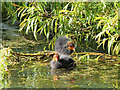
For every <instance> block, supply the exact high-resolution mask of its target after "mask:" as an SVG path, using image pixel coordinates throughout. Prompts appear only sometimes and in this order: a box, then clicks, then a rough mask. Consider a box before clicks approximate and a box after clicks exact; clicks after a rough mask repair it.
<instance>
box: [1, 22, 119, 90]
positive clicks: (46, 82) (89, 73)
mask: <svg viewBox="0 0 120 90" xmlns="http://www.w3.org/2000/svg"><path fill="white" fill-rule="evenodd" d="M5 25H6V24H5ZM9 27H10V26H8V25H7V26H6V28H3V45H4V47H8V46H9V47H11V48H12V49H13V51H15V52H23V53H34V52H38V51H42V50H43V47H44V46H47V45H48V43H45V42H44V40H45V39H44V37H41V38H42V40H41V41H39V42H37V43H36V42H35V41H31V40H27V39H25V38H24V37H21V35H20V34H19V33H18V32H17V31H16V29H15V27H12V28H11V30H9V29H10V28H9ZM8 28H9V29H8ZM9 31H10V32H9ZM8 32H9V34H10V35H7V34H8ZM12 36H13V37H12ZM77 46H79V44H78V45H77ZM81 48H82V46H81ZM84 48H85V47H84ZM78 49H80V48H79V47H78ZM78 49H77V52H79V50H78ZM86 50H87V49H86ZM72 57H73V56H72ZM73 58H74V57H73ZM51 59H52V58H49V61H48V62H43V61H24V59H23V60H22V61H20V62H19V63H15V62H14V64H11V65H8V75H5V76H4V79H3V80H2V81H1V82H0V85H2V86H0V88H1V87H2V88H118V87H119V86H118V85H119V81H118V76H119V74H118V66H116V64H117V63H118V62H117V61H115V60H113V59H109V60H107V59H102V60H99V61H98V62H96V61H90V60H89V59H88V60H87V59H82V60H78V59H77V58H74V60H75V61H76V64H77V66H76V68H74V69H73V70H66V69H58V70H51V68H50V63H49V62H50V60H51Z"/></svg>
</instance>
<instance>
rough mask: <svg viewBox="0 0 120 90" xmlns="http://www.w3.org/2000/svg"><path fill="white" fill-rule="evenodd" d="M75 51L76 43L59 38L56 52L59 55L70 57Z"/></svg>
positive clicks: (65, 38) (63, 37)
mask: <svg viewBox="0 0 120 90" xmlns="http://www.w3.org/2000/svg"><path fill="white" fill-rule="evenodd" d="M74 50H75V47H74V42H73V41H71V40H70V39H69V38H67V37H65V36H62V37H59V38H58V39H57V40H56V42H55V51H56V52H57V53H58V54H59V55H70V54H71V53H73V51H74Z"/></svg>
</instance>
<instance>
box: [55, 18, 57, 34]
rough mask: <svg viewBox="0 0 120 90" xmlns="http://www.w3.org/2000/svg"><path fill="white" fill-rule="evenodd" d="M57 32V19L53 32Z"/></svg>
mask: <svg viewBox="0 0 120 90" xmlns="http://www.w3.org/2000/svg"><path fill="white" fill-rule="evenodd" d="M56 33H57V20H55V34H56Z"/></svg>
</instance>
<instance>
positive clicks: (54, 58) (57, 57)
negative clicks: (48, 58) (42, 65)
mask: <svg viewBox="0 0 120 90" xmlns="http://www.w3.org/2000/svg"><path fill="white" fill-rule="evenodd" d="M53 60H54V61H58V60H59V55H58V54H57V53H55V55H54V56H53Z"/></svg>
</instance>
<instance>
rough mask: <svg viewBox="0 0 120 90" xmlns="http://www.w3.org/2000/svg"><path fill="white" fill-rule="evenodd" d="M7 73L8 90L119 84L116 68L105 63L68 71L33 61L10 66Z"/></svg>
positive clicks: (83, 65) (5, 81)
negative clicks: (14, 88)
mask: <svg viewBox="0 0 120 90" xmlns="http://www.w3.org/2000/svg"><path fill="white" fill-rule="evenodd" d="M8 72H9V75H8V76H5V80H4V87H5V88H13V87H22V88H114V87H116V85H117V84H118V72H117V67H116V66H111V65H108V64H106V63H99V64H95V63H81V64H77V67H76V68H74V69H73V70H70V71H68V70H66V69H58V70H53V69H51V68H50V64H49V63H41V62H40V61H39V62H38V61H37V62H34V61H31V62H27V63H21V64H18V65H14V66H9V70H8Z"/></svg>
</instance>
